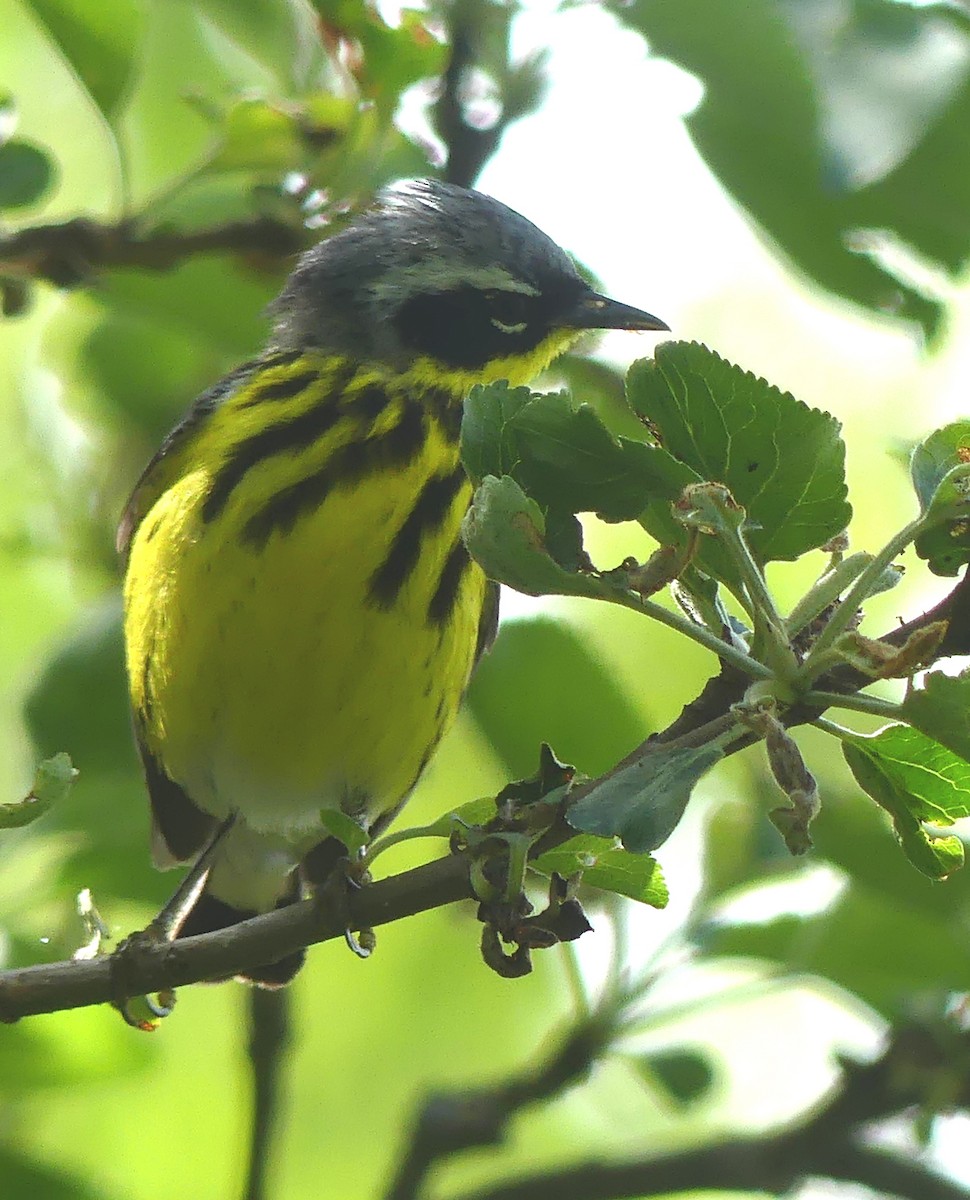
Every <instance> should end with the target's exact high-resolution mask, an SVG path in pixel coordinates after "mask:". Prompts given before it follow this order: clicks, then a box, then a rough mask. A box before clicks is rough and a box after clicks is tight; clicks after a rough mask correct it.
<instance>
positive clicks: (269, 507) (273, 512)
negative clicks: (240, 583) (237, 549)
mask: <svg viewBox="0 0 970 1200" xmlns="http://www.w3.org/2000/svg"><path fill="white" fill-rule="evenodd" d="M426 435H427V421H426V418H425V414H424V410H423V409H422V407H421V405H420V404H417V403H414V402H412V403H408V404H405V405H404V407H403V409H402V412H401V418H400V420H399V421H398V422H397V424H396V425H393V426H392V427H391V428H390V429H387V430H385V431H384V432H383V433H380V434H372V435H371V436H370V437H366V438H360V439H358V440H355V441H352V442H348V443H347V444H346V445H344V446H340V447H339V448H338V449H336V450H335V451H334V452H333V454H332V455H331V456H330V457H329V458H328V459H327V461H326V462H325V463H324V465H323V466H322V467H320V468H319V470H317V471H314V472H312V473H311V474H309V475H307V476H305V477H304V478H303V479H298V480H297V481H296V482H295V483H291V484H290V485H289V486H288V487H285V488H281V489H280V490H279V491H278V492H276V493H275V494H274V495H273V496H272V497H271V498H270V499H269V500H267V502H266V503H265V504H264V505H263V506H262V507H261V508H260V509H259V510H258V511H257V512H255V513H254V514H253V515H252V516H251V517H250V518H249V520H248V521H247V522H246V524H245V527H244V529H243V538H244V540H245V541H247V542H248V543H249V544H250V545H251V546H253V547H255V548H260V547H262V546H263V545H265V543H266V541H267V539H268V538H269V537H270V536H271V535H272V534H273V533H290V532H292V530H293V529H294V527H295V526H296V523H297V522H298V521H299V520H300V518H301V517H304V516H307V515H308V514H309V513H311V512H314V511H316V509H318V508H319V507H320V505H321V504H323V502H324V501H325V500H326V499H327V497H328V496H329V495H330V493H331V492H332V491H334V490H336V489H337V488H339V487H343V486H345V485H347V484H353V483H359V482H360V481H361V480H362V479H364V478H365V477H366V476H367V475H369V474H372V473H373V472H375V471H380V470H386V469H388V468H397V467H403V466H404V465H406V464H407V463H408V462H410V461H411V459H412V458H413V457H414V456H415V455H416V454H417V452H418V451H419V450H420V449H421V447H422V446H423V445H424V440H425V437H426Z"/></svg>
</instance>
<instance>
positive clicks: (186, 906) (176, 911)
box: [142, 813, 236, 942]
mask: <svg viewBox="0 0 970 1200" xmlns="http://www.w3.org/2000/svg"><path fill="white" fill-rule="evenodd" d="M235 823H236V814H235V813H230V814H229V816H228V817H226V819H225V820H224V821H223V822H222V824H221V825H220V826H219V827H218V828H217V829H216V831H215V833H213V835H212V836H211V837H210V838H209V840H208V842H206V844H205V845H204V846H203V848H202V851H201V852H200V854H199V856H198V858H197V859H196V860H195V862H194V863H193V864H192V866H191V867H190V868H189V869H188V871H187V872H186V873H185V877H184V878H183V879H182V882H181V883H180V884H179V885H178V887H177V888H176V889H175V891H174V892H173V893H172V896H171V898H170V899H169V900H168V901H167V902H166V904H165V906H164V908H162V910H161V912H159V914H158V915H157V916H156V917H154V918H153V920H152V922H151V924H150V925H149V926H148V927H147V928H146V929H144V930H142V936H144V937H147V938H150V939H151V940H152V941H155V942H173V941H174V940H175V939H176V938H177V937H178V934H179V930H180V929H181V928H182V926H183V925H184V924H185V921H186V918H187V917H188V915H189V913H190V912H191V911H192V909H193V908H194V907H195V904H196V901H197V900H198V899H199V896H201V895H202V889H203V888H204V887H205V885H206V880H207V879H208V878H209V872H210V871H211V870H212V860H213V859H214V858H215V855H216V851H217V850H218V849H219V847H220V846H221V845H222V843H223V841H224V839H225V837H226V835H227V834H228V832H229V830H230V829H232V827H233V825H235Z"/></svg>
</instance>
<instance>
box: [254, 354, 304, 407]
mask: <svg viewBox="0 0 970 1200" xmlns="http://www.w3.org/2000/svg"><path fill="white" fill-rule="evenodd" d="M298 358H299V356H297V359H298ZM266 365H270V366H276V365H277V363H276V360H273V362H272V363H270V364H264V366H266ZM320 378H321V376H320V368H319V367H307V368H306V369H305V370H302V371H294V372H293V374H292V375H284V376H283V378H282V379H269V380H267V381H266V382H262V383H261V382H257V383H256V384H255V386H254V387H253V388H251V389H249V390H248V391H247V393H246V395H245V397H244V398H241V399H240V401H239V407H240V408H254V407H255V406H256V405H257V404H263V403H265V402H267V401H269V402H270V403H273V402H274V401H279V400H291V399H292V398H293V397H294V396H299V394H300V393H301V392H305V391H306V390H307V388H309V387H312V385H313V384H314V383H318V382H319V381H320Z"/></svg>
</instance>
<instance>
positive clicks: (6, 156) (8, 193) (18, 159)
mask: <svg viewBox="0 0 970 1200" xmlns="http://www.w3.org/2000/svg"><path fill="white" fill-rule="evenodd" d="M55 178H56V171H55V167H54V162H53V160H52V159H51V158H49V157H48V155H47V154H46V153H45V152H44V151H43V150H41V149H40V148H39V147H37V146H35V145H34V144H33V143H32V142H25V141H22V140H21V139H19V138H11V139H10V141H8V142H4V143H3V145H0V209H4V208H28V207H29V206H30V205H32V204H37V203H38V202H39V201H40V200H42V199H43V198H44V197H45V196H46V195H47V193H48V192H49V191H50V190H51V188H52V187H53V186H54V180H55Z"/></svg>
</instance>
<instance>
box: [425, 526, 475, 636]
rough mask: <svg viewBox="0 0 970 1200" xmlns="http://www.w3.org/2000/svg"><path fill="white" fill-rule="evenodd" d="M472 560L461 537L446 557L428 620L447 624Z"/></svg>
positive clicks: (436, 623)
mask: <svg viewBox="0 0 970 1200" xmlns="http://www.w3.org/2000/svg"><path fill="white" fill-rule="evenodd" d="M471 565H472V560H471V558H470V557H469V554H468V551H467V550H466V549H465V543H464V542H463V541H462V540H461V538H460V537H459V538H458V539H457V540H456V541H455V544H454V545H453V546H452V548H451V550H450V551H449V553H448V557H447V558H446V559H445V565H444V566H443V567H442V568H441V574H440V575H439V576H438V586H437V587H436V588H435V593H434V595H433V596H432V597H431V603H430V604H429V605H428V620H429V621H430V622H431V624H433V625H438V626H442V625H446V624H447V623H448V620H449V619H450V617H451V614H452V613H453V612H454V610H455V605H456V604H457V603H458V595H459V592H460V591H461V585H462V581H463V579H464V578H465V575H466V574H467V572H468V571H469V570H470V569H471Z"/></svg>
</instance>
